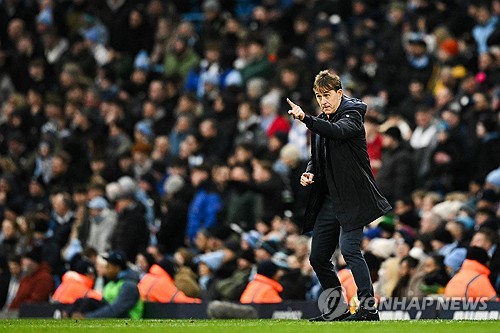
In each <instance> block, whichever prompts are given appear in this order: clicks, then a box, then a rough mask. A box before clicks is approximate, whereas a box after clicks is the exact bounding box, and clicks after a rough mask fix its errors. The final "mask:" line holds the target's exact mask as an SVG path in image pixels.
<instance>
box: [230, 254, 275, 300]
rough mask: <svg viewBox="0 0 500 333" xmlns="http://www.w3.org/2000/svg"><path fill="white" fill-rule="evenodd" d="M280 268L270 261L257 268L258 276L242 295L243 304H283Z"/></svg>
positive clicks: (256, 275)
mask: <svg viewBox="0 0 500 333" xmlns="http://www.w3.org/2000/svg"><path fill="white" fill-rule="evenodd" d="M280 272H281V271H280V270H279V267H278V266H277V265H276V264H275V263H273V262H272V261H270V260H267V261H263V262H261V263H260V264H259V265H258V266H257V274H255V277H254V279H253V280H252V281H250V282H249V283H248V285H247V287H246V288H245V290H244V291H243V293H242V294H241V297H240V302H241V303H281V301H282V298H281V296H280V293H281V292H282V291H283V287H282V286H281V284H280V283H279V282H278V280H279V277H280Z"/></svg>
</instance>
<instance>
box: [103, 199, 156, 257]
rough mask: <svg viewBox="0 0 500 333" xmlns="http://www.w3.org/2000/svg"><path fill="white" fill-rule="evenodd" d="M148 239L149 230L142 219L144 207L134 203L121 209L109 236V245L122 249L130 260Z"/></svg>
mask: <svg viewBox="0 0 500 333" xmlns="http://www.w3.org/2000/svg"><path fill="white" fill-rule="evenodd" d="M148 241H149V230H148V228H147V225H146V221H145V219H144V207H143V206H142V205H140V204H137V203H134V204H133V205H131V206H129V207H126V208H124V209H122V210H121V211H120V212H119V213H118V223H117V224H116V228H115V230H114V232H113V235H112V236H111V247H112V248H113V249H116V250H122V251H124V252H125V253H126V255H127V258H129V259H131V260H132V259H133V258H135V256H136V255H137V253H138V252H139V251H141V250H143V249H145V248H146V246H147V245H148Z"/></svg>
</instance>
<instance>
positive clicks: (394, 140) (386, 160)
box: [377, 127, 414, 204]
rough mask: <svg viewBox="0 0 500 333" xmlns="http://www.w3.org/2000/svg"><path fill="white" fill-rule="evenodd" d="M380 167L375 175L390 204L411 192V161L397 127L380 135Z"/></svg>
mask: <svg viewBox="0 0 500 333" xmlns="http://www.w3.org/2000/svg"><path fill="white" fill-rule="evenodd" d="M382 147H383V148H384V150H385V152H384V154H383V155H382V165H381V167H380V169H379V171H378V173H377V183H378V185H379V188H380V190H381V191H382V193H384V195H385V196H386V198H387V200H389V202H390V203H391V204H394V203H395V202H396V201H397V200H401V199H404V198H405V197H406V196H408V195H409V194H410V193H411V191H412V190H413V174H414V173H413V159H412V155H411V153H410V151H409V150H408V148H407V146H406V144H405V142H404V141H403V138H402V136H401V131H400V130H399V128H398V127H389V128H388V129H387V130H386V131H385V132H383V133H382Z"/></svg>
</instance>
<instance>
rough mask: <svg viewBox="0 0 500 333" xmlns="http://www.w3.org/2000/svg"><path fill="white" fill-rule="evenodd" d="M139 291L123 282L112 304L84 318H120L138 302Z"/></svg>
mask: <svg viewBox="0 0 500 333" xmlns="http://www.w3.org/2000/svg"><path fill="white" fill-rule="evenodd" d="M139 297H140V295H139V289H138V288H137V286H136V285H135V284H133V283H131V282H125V283H124V284H123V286H122V288H121V289H120V293H119V294H118V297H117V298H116V300H115V301H114V302H113V303H109V304H106V305H105V306H103V307H101V308H99V309H97V310H94V311H91V312H87V313H86V314H85V317H86V318H121V317H124V315H125V314H126V313H127V312H128V311H130V309H132V308H133V307H134V306H135V305H136V304H137V301H139Z"/></svg>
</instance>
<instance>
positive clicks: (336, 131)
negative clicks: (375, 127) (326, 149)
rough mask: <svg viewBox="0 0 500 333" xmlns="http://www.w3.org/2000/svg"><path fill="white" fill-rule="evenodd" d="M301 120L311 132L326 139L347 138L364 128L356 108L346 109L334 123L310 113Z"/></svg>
mask: <svg viewBox="0 0 500 333" xmlns="http://www.w3.org/2000/svg"><path fill="white" fill-rule="evenodd" d="M303 122H304V124H306V126H307V128H309V129H310V130H311V131H312V132H314V133H316V134H319V135H321V136H323V137H325V138H328V139H337V140H342V139H349V138H352V137H354V136H356V135H358V134H359V133H361V132H362V131H363V130H364V127H363V118H362V117H361V114H360V113H359V112H358V111H356V110H348V111H346V112H345V113H344V114H343V115H342V117H341V118H340V119H339V120H338V121H336V122H334V123H331V122H329V121H327V120H323V119H320V118H318V117H313V116H310V115H306V116H305V117H304V120H303Z"/></svg>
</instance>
